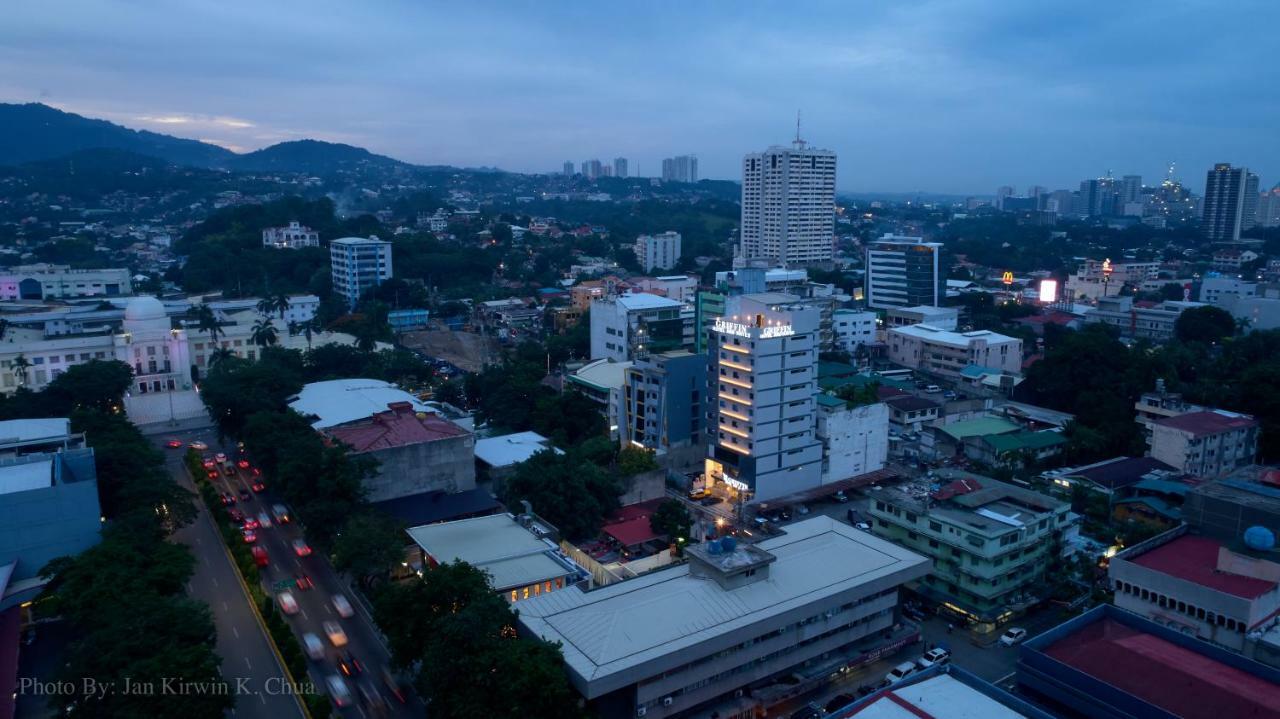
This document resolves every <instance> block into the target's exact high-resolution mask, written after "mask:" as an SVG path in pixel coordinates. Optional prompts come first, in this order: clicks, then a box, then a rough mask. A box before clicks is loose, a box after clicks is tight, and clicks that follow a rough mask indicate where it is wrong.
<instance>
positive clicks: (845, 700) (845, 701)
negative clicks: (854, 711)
mask: <svg viewBox="0 0 1280 719" xmlns="http://www.w3.org/2000/svg"><path fill="white" fill-rule="evenodd" d="M857 700H858V698H857V697H856V696H854V695H852V694H837V695H835V696H833V697H831V700H830V701H828V702H827V713H828V714H832V713H834V712H836V711H837V710H840V709H843V708H844V707H847V706H849V705H850V704H852V703H854V702H855V701H857Z"/></svg>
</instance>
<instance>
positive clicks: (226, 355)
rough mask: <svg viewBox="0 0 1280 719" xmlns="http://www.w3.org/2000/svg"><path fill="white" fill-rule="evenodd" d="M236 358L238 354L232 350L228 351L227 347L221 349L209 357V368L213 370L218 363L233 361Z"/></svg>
mask: <svg viewBox="0 0 1280 719" xmlns="http://www.w3.org/2000/svg"><path fill="white" fill-rule="evenodd" d="M235 356H236V353H235V352H233V351H231V350H230V349H227V348H226V347H219V348H218V349H216V350H214V351H213V352H212V353H211V354H210V355H209V368H210V369H212V368H213V367H214V366H215V365H217V364H218V363H220V362H222V361H224V360H228V359H231V358H233V357H235Z"/></svg>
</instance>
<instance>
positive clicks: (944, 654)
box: [920, 647, 951, 664]
mask: <svg viewBox="0 0 1280 719" xmlns="http://www.w3.org/2000/svg"><path fill="white" fill-rule="evenodd" d="M920 658H921V659H923V660H925V661H927V662H929V664H946V663H947V662H949V661H951V652H949V651H947V650H946V649H943V648H942V647H937V648H935V649H930V650H929V651H927V652H925V653H924V656H923V657H920Z"/></svg>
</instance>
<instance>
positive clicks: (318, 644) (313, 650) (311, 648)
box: [302, 632, 324, 661]
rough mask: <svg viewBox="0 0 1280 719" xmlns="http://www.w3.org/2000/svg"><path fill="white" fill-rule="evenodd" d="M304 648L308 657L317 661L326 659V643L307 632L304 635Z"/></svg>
mask: <svg viewBox="0 0 1280 719" xmlns="http://www.w3.org/2000/svg"><path fill="white" fill-rule="evenodd" d="M302 646H303V648H304V649H306V650H307V656H308V657H310V658H311V659H314V660H316V661H320V660H321V659H324V642H322V641H320V637H318V636H316V635H315V634H312V633H311V632H307V633H306V634H303V635H302Z"/></svg>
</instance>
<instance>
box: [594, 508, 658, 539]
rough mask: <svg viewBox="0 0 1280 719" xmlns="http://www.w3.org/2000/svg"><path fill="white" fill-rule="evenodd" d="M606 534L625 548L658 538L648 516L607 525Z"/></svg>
mask: <svg viewBox="0 0 1280 719" xmlns="http://www.w3.org/2000/svg"><path fill="white" fill-rule="evenodd" d="M604 533H605V534H607V535H609V536H610V537H613V538H614V539H616V540H618V543H619V544H621V545H622V546H624V547H634V546H636V545H637V544H644V543H645V542H647V541H649V540H650V539H657V538H658V535H657V534H655V533H654V531H653V528H652V527H650V526H649V517H648V515H645V516H643V517H636V518H635V519H628V520H626V521H622V522H618V523H617V524H610V525H607V526H605V528H604Z"/></svg>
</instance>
